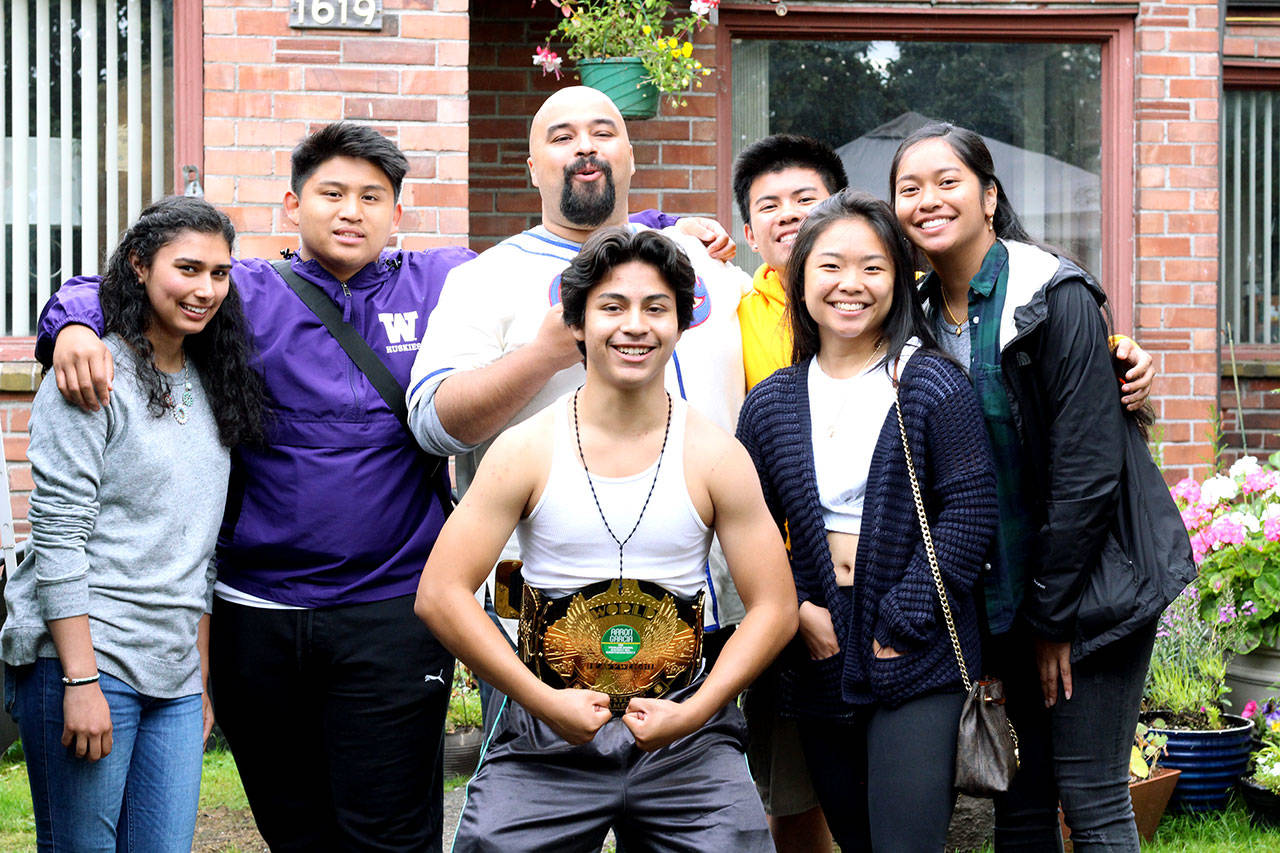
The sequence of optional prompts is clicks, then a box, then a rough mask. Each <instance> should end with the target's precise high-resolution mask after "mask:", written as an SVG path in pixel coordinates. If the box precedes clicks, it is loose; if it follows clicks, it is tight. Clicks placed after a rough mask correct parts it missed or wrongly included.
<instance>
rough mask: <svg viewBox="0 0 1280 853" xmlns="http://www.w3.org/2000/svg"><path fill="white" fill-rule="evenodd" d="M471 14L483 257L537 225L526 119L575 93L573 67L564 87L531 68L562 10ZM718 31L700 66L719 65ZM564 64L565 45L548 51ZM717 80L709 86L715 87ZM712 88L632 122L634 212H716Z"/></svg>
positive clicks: (478, 241)
mask: <svg viewBox="0 0 1280 853" xmlns="http://www.w3.org/2000/svg"><path fill="white" fill-rule="evenodd" d="M474 6H475V8H473V10H472V13H471V64H470V68H469V70H470V83H471V147H470V154H471V192H470V204H471V247H472V248H473V249H475V250H477V251H481V250H483V249H486V248H488V247H489V246H492V245H493V244H494V243H497V242H499V241H500V240H502V239H503V238H505V237H509V236H511V235H512V234H515V233H516V232H518V231H522V230H524V229H525V228H529V227H531V226H533V225H536V224H537V223H538V222H539V221H540V219H541V215H540V211H541V206H540V202H539V199H538V191H537V190H536V189H534V188H533V185H532V184H531V183H530V182H529V173H528V169H527V167H526V165H525V159H526V158H527V157H528V156H529V121H530V119H531V118H532V117H533V114H534V112H535V111H536V110H537V109H538V106H539V105H540V104H541V103H542V101H543V100H544V99H545V98H546V97H547V95H549V94H551V93H552V92H554V91H555V90H556V89H560V88H563V87H565V86H572V85H577V83H578V80H577V75H576V74H575V73H574V72H573V68H572V63H571V62H569V61H566V62H565V64H564V74H563V79H561V80H559V81H557V80H556V78H555V77H554V76H550V77H548V76H544V75H543V73H542V71H541V69H538V68H534V67H533V64H532V59H531V58H532V56H533V50H534V48H535V47H536V46H537V45H541V44H543V43H544V42H545V41H546V37H547V33H548V32H549V31H550V30H551V28H552V27H553V26H554V25H555V23H556V21H557V20H558V16H559V12H558V11H557V10H556V9H555V7H553V6H552V5H551V4H550V3H538V4H537V5H536V6H535V7H533V8H530V5H529V3H528V2H527V0H486V2H484V3H476V4H474ZM713 38H714V30H713V29H712V28H708V29H706V30H704V31H703V32H702V33H701V34H700V36H699V38H698V40H697V41H698V42H699V44H701V45H702V46H701V47H700V48H699V52H698V58H699V59H701V60H702V63H703V64H704V65H707V66H714V64H715V57H714V49H713V46H712V39H713ZM552 49H553V50H555V51H556V52H557V53H559V54H560V55H561V56H564V53H565V52H564V46H563V45H560V44H552ZM714 79H715V78H714V77H709V78H707V80H708V81H713V80H714ZM713 91H714V83H708V84H706V86H705V89H704V90H702V91H700V92H699V93H698V94H696V95H691V96H689V98H688V101H689V105H688V106H686V107H681V108H679V109H673V108H672V107H671V106H670V105H669V104H668V103H665V102H664V103H663V104H662V106H661V108H660V114H659V116H658V118H656V119H651V120H648V121H634V120H633V121H629V122H628V123H627V129H628V131H629V132H630V134H631V142H632V145H633V146H634V148H635V157H636V175H635V177H634V178H633V179H632V183H631V198H630V201H631V205H630V207H631V210H632V211H637V210H643V209H645V208H649V207H657V208H660V209H662V210H665V211H667V212H668V213H677V214H690V213H698V214H702V215H713V214H714V213H715V209H716V192H715V191H716V171H715V141H714V140H715V97H714V95H713V94H712V93H713Z"/></svg>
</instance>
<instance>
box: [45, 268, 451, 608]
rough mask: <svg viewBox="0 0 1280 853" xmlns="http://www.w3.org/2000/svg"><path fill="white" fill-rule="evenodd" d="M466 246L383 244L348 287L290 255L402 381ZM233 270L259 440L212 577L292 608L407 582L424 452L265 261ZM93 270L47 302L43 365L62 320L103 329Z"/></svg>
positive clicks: (411, 582) (241, 477) (369, 596)
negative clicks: (257, 394) (398, 247)
mask: <svg viewBox="0 0 1280 853" xmlns="http://www.w3.org/2000/svg"><path fill="white" fill-rule="evenodd" d="M472 257H474V254H473V253H472V252H471V251H469V250H467V249H457V248H448V249H433V250H430V251H425V252H396V253H384V255H383V256H382V257H381V258H379V260H377V261H375V262H374V263H372V264H369V265H368V266H366V267H365V268H364V269H362V270H361V271H360V272H358V273H357V274H356V275H355V276H353V277H352V278H351V280H350V281H348V282H347V285H346V287H345V288H344V287H343V286H342V284H341V283H340V282H339V281H338V280H337V279H335V278H334V277H333V276H332V275H330V274H329V273H328V272H326V271H325V270H324V269H323V268H321V267H320V265H319V264H317V263H315V262H314V261H303V260H301V259H299V258H298V257H296V256H295V257H294V258H293V260H292V264H293V269H294V270H295V271H297V273H298V274H299V275H301V276H302V277H303V278H305V279H307V280H308V281H311V282H314V283H315V284H317V285H319V286H320V288H321V289H322V290H323V291H324V292H325V293H327V294H328V295H329V297H330V298H331V299H333V301H334V302H335V303H336V304H337V305H338V306H339V307H341V308H342V317H343V319H344V320H346V321H347V322H348V323H350V324H351V325H353V326H354V327H355V328H356V329H357V330H358V331H359V332H360V334H361V336H362V337H363V338H364V339H365V340H366V341H368V343H369V345H370V346H372V347H373V350H374V352H375V353H377V354H378V356H379V357H380V358H381V359H382V360H383V362H384V363H385V364H386V365H387V367H389V368H390V369H391V372H392V374H393V375H395V377H396V379H397V380H399V382H400V383H401V384H402V385H408V382H409V371H410V369H411V368H412V367H413V359H414V356H415V355H416V354H417V350H418V342H419V340H420V339H421V337H422V332H423V330H424V329H425V328H426V325H427V317H428V315H429V314H430V313H431V310H432V308H434V307H435V304H436V301H437V300H438V299H439V297H440V288H441V287H442V286H443V285H444V279H445V276H446V275H447V274H448V272H449V270H451V269H453V267H455V266H457V265H458V264H460V263H462V262H464V261H466V260H469V259H470V258H472ZM232 279H233V281H234V282H235V285H236V287H237V288H238V289H239V292H240V296H241V298H242V299H243V300H244V310H245V315H246V317H247V318H248V321H249V329H250V335H251V337H252V339H253V345H254V348H255V349H256V359H255V362H254V363H255V366H256V367H257V369H258V370H259V371H260V372H261V374H262V376H263V379H264V380H265V382H266V388H267V397H268V401H267V424H266V427H267V442H266V445H265V447H260V448H251V447H240V448H236V450H235V451H234V452H233V454H232V468H231V484H230V488H229V489H228V492H227V508H226V514H225V517H224V518H223V525H222V531H221V534H220V536H219V538H218V579H219V580H220V581H223V582H225V583H226V584H228V585H230V586H232V587H234V588H235V589H238V590H240V591H241V592H247V593H249V594H250V595H256V596H259V597H261V598H266V599H270V600H271V601H277V602H280V603H282V604H291V605H296V606H300V607H326V606H333V605H340V604H354V603H360V602H369V601H380V600H384V599H387V598H392V597H395V596H399V595H407V594H409V593H412V592H413V591H414V590H415V589H416V588H417V584H418V577H419V575H420V574H421V573H422V566H423V564H424V563H425V562H426V559H427V554H428V553H429V552H430V550H431V545H432V543H434V542H435V539H436V536H437V534H439V532H440V527H441V525H442V524H443V523H444V516H443V512H442V509H441V507H440V505H439V501H438V500H437V499H436V497H435V495H436V493H437V491H436V486H437V484H434V483H433V482H432V481H431V479H430V478H431V476H432V475H431V469H432V464H431V461H432V460H431V459H430V458H429V457H427V456H426V455H425V454H423V453H422V452H421V451H420V450H419V449H418V446H417V444H416V442H415V441H414V439H413V436H412V435H410V433H409V431H408V430H407V429H406V428H405V427H404V426H402V425H401V424H400V422H399V421H398V420H397V419H396V417H395V415H394V414H392V412H391V410H390V409H389V408H388V407H387V405H386V403H384V402H383V400H382V398H381V397H380V396H378V392H377V391H376V390H375V389H374V387H373V385H372V384H370V382H369V380H368V379H367V378H365V376H364V374H363V373H361V372H360V371H359V370H358V369H357V368H356V366H355V365H354V364H353V363H352V362H351V359H349V358H348V357H347V355H346V353H344V352H343V351H342V348H341V347H340V346H339V345H338V342H337V341H336V340H334V338H333V337H332V336H331V335H330V334H329V332H328V331H327V330H326V329H325V328H324V326H323V325H322V324H321V322H320V320H319V319H318V318H317V317H316V316H315V315H314V314H312V313H311V311H310V310H309V309H308V308H307V307H306V306H305V305H303V304H302V302H301V300H299V299H298V297H297V296H296V295H295V294H294V292H293V291H292V290H291V289H290V288H289V285H287V284H285V282H284V281H283V280H282V279H281V278H280V276H278V275H277V274H276V272H275V270H273V269H272V268H271V265H270V264H269V263H268V262H266V261H263V260H256V259H254V260H246V261H238V262H237V263H236V265H235V268H234V269H233V271H232ZM98 281H99V279H97V278H96V277H93V278H90V277H85V278H76V279H72V280H71V281H69V282H67V283H66V284H65V285H63V287H62V288H61V289H60V290H59V291H58V292H57V294H55V296H54V297H53V299H51V300H50V302H49V304H48V305H47V306H46V307H45V310H44V312H43V314H42V315H41V317H40V327H39V338H38V340H37V347H36V350H37V355H38V356H40V357H41V359H42V360H43V361H44V362H45V363H46V364H47V363H48V361H49V358H50V357H51V354H52V351H53V339H54V338H55V337H56V336H57V333H58V331H59V330H60V329H61V328H62V327H63V326H64V325H66V324H67V323H83V324H84V325H87V326H89V327H91V328H93V329H95V330H96V331H98V332H99V333H101V331H102V309H101V308H100V306H99V303H98ZM437 476H440V477H445V476H447V473H446V472H444V471H441V472H440V473H439V474H438V475H437Z"/></svg>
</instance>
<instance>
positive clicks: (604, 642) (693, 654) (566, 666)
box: [494, 560, 703, 714]
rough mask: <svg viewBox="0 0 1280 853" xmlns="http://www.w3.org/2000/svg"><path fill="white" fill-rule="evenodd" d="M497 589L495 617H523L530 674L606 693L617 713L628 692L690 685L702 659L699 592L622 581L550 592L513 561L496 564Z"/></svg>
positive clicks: (655, 694) (523, 649) (522, 649)
mask: <svg viewBox="0 0 1280 853" xmlns="http://www.w3.org/2000/svg"><path fill="white" fill-rule="evenodd" d="M495 591H496V595H495V598H496V599H497V600H496V601H495V602H494V606H495V609H496V610H497V611H498V615H500V616H504V617H506V618H508V619H511V618H516V617H519V619H520V635H519V654H520V659H521V660H523V661H524V662H525V665H526V666H528V667H529V669H530V670H531V671H532V672H533V674H534V675H536V676H538V678H539V679H541V680H542V681H543V682H545V683H547V684H549V685H551V686H552V687H557V688H564V687H582V688H586V689H588V690H597V691H599V692H601V693H606V694H608V696H609V709H610V710H611V711H613V713H614V714H621V713H623V712H624V711H625V710H626V708H627V703H628V702H629V701H630V700H631V698H632V697H633V696H646V697H650V698H660V697H662V696H665V695H667V694H668V693H670V692H671V691H672V690H674V689H676V688H678V687H683V686H685V685H687V684H688V683H689V682H690V681H691V680H692V679H693V676H694V675H695V674H696V671H697V669H698V664H699V662H700V661H701V658H702V596H703V593H702V592H699V593H698V595H697V596H696V597H695V598H692V599H683V598H679V597H678V596H676V595H674V594H672V593H671V592H669V591H668V590H666V589H663V588H662V587H661V586H659V585H658V584H655V583H650V582H649V581H641V580H629V579H619V580H607V581H598V582H596V583H593V584H591V585H589V586H585V587H583V588H582V589H580V590H578V591H577V592H575V593H573V594H571V595H566V596H563V597H561V598H550V597H548V596H546V595H543V594H542V593H541V592H539V591H538V590H536V589H534V588H533V587H530V586H527V585H525V584H524V582H523V580H522V579H521V578H520V563H519V561H517V560H504V561H503V562H502V563H499V564H498V572H497V588H496V590H495ZM517 596H519V601H520V608H519V611H518V612H517V610H516V608H515V606H514V605H515V601H516V599H517Z"/></svg>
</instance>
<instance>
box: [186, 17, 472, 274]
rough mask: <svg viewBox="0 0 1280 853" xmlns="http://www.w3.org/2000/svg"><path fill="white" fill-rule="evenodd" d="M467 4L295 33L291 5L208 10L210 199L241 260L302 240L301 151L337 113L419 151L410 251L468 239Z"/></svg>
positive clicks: (410, 192) (404, 242) (404, 240)
mask: <svg viewBox="0 0 1280 853" xmlns="http://www.w3.org/2000/svg"><path fill="white" fill-rule="evenodd" d="M467 5H468V3H467V0H385V2H384V3H383V9H384V11H383V16H382V17H383V30H382V32H377V33H364V32H355V31H345V30H295V29H290V27H289V7H290V3H289V0H206V2H205V3H204V57H205V64H204V75H205V76H204V84H205V95H204V113H205V120H204V143H205V152H204V156H205V161H204V162H205V169H204V173H205V183H204V189H205V195H206V196H207V197H208V199H209V200H210V201H211V202H213V203H214V204H217V205H220V206H222V207H224V208H225V209H226V210H227V212H228V213H229V214H230V215H231V218H232V219H233V220H234V221H235V224H236V228H237V229H238V230H239V232H240V234H241V237H240V246H239V252H240V254H242V255H246V256H263V257H272V256H274V255H275V254H276V253H277V252H278V251H279V250H280V249H281V248H285V247H288V246H296V245H297V238H296V237H295V236H293V234H292V233H291V232H293V231H294V229H293V226H292V225H291V224H290V223H289V221H288V220H287V219H286V218H285V217H284V215H283V211H282V209H281V206H280V201H281V199H282V198H283V196H284V193H285V191H286V190H287V189H288V178H289V151H290V149H292V147H293V146H294V145H295V144H296V143H297V142H298V141H299V140H300V139H301V138H302V137H303V136H305V135H306V134H307V133H308V132H310V131H311V130H314V129H315V128H317V127H319V126H321V125H324V124H327V123H329V122H332V121H337V120H338V119H344V118H345V119H353V120H357V121H362V122H367V123H371V124H372V125H373V126H375V127H376V128H378V130H379V131H381V132H383V133H385V134H386V135H387V136H389V137H391V138H392V139H394V140H395V141H396V142H397V143H398V144H399V145H400V147H401V148H402V149H403V150H404V151H405V153H406V154H407V155H408V157H409V162H410V171H409V177H408V178H407V179H406V180H405V185H404V192H403V197H402V202H403V203H404V218H403V219H402V220H401V223H400V234H399V236H398V238H394V239H396V240H397V241H398V244H399V245H401V246H403V247H404V248H406V249H421V248H428V247H431V246H440V245H457V244H459V243H464V242H465V241H466V239H467V227H468V224H467V118H468V110H467V39H468V30H469V22H468V15H467Z"/></svg>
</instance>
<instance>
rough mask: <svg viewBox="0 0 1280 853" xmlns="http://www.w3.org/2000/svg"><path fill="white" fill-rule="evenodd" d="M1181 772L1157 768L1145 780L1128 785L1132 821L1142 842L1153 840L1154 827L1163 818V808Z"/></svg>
mask: <svg viewBox="0 0 1280 853" xmlns="http://www.w3.org/2000/svg"><path fill="white" fill-rule="evenodd" d="M1181 775H1182V771H1181V770H1177V769H1175V768H1173V767H1157V768H1156V769H1155V770H1153V771H1152V772H1151V775H1150V776H1148V777H1147V778H1146V779H1139V780H1138V781H1136V782H1130V783H1129V797H1130V798H1131V799H1132V800H1133V820H1134V822H1135V823H1136V824H1138V834H1139V835H1141V836H1142V838H1143V840H1144V841H1150V840H1151V839H1153V838H1155V835H1156V827H1157V826H1159V825H1160V818H1161V817H1163V816H1164V809H1165V806H1167V805H1169V798H1170V797H1171V796H1173V789H1174V786H1176V785H1177V784H1178V777H1179V776H1181Z"/></svg>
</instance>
